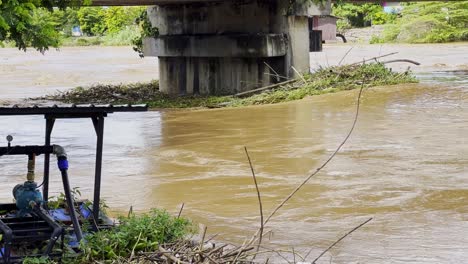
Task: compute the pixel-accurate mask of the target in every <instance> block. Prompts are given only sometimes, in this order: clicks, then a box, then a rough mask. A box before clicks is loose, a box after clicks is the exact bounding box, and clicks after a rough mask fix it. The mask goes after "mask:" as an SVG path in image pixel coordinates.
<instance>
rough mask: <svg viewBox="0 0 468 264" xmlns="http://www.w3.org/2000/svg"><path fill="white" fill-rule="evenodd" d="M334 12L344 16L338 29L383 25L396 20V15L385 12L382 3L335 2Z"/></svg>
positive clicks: (339, 22)
mask: <svg viewBox="0 0 468 264" xmlns="http://www.w3.org/2000/svg"><path fill="white" fill-rule="evenodd" d="M333 14H334V15H335V16H337V17H341V18H343V19H342V20H339V21H338V24H337V26H338V29H339V30H344V29H348V28H353V27H365V26H370V25H381V24H385V23H389V22H391V21H394V20H395V18H396V15H394V14H387V13H385V12H383V8H382V6H381V5H380V4H349V3H348V4H344V3H343V4H334V6H333Z"/></svg>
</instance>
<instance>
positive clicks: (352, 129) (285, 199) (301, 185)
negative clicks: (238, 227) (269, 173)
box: [249, 81, 364, 245]
mask: <svg viewBox="0 0 468 264" xmlns="http://www.w3.org/2000/svg"><path fill="white" fill-rule="evenodd" d="M363 90H364V81H363V82H362V84H361V89H360V90H359V94H358V98H357V103H356V114H355V116H354V120H353V123H352V126H351V128H350V130H349V132H348V134H347V135H346V137H345V138H344V140H343V141H342V142H341V144H340V145H339V146H338V147H337V149H336V150H335V151H334V152H333V153H332V154H331V155H330V157H329V158H328V159H327V160H326V161H325V162H324V163H323V164H322V165H321V166H320V167H318V168H317V169H316V170H315V171H314V172H312V173H311V174H310V175H309V176H307V177H306V178H305V179H304V180H303V181H302V183H301V184H299V185H298V186H297V187H296V188H295V189H294V190H293V191H292V192H291V193H290V194H289V195H288V196H287V197H286V198H284V200H283V201H282V202H281V203H280V204H279V205H278V206H276V207H275V209H274V210H273V211H272V212H271V213H270V215H269V216H268V217H267V218H266V219H265V221H264V223H263V224H264V225H266V224H267V223H268V222H269V221H270V219H271V218H272V217H273V216H274V215H275V214H276V212H278V210H279V209H280V208H281V207H283V206H284V205H285V204H286V203H287V202H288V201H289V200H290V199H291V198H292V197H293V196H294V195H295V194H296V193H297V192H298V191H299V190H300V189H301V188H302V187H303V186H304V185H305V184H306V183H307V182H308V181H309V180H310V179H311V178H312V177H314V176H315V175H317V173H319V172H320V171H321V170H322V169H323V168H324V167H325V166H327V164H328V163H330V161H331V160H332V159H333V158H334V157H335V156H336V154H338V152H339V151H340V150H341V148H342V147H343V145H344V144H345V143H346V142H347V141H348V139H349V138H350V137H351V134H352V133H353V131H354V128H355V127H356V123H357V121H358V117H359V110H360V106H361V96H362V92H363ZM258 234H259V231H257V232H256V233H255V234H254V235H253V237H252V239H251V240H250V241H249V245H250V244H252V243H253V242H254V241H255V240H256V238H257V236H258Z"/></svg>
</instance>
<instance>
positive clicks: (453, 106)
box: [0, 44, 468, 263]
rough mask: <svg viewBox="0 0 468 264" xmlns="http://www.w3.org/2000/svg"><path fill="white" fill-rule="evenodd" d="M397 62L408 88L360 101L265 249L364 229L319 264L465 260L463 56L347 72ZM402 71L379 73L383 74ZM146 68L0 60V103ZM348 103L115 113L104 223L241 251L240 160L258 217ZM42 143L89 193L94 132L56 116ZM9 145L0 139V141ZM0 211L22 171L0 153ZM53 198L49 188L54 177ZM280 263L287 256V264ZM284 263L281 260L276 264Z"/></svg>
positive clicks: (295, 176) (65, 57)
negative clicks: (134, 218)
mask: <svg viewBox="0 0 468 264" xmlns="http://www.w3.org/2000/svg"><path fill="white" fill-rule="evenodd" d="M350 47H351V46H347V45H333V46H325V51H324V52H323V53H315V54H312V57H311V65H312V67H317V64H318V63H320V64H322V65H326V64H330V65H333V64H336V63H337V62H338V61H339V60H340V59H341V58H342V56H343V55H344V54H345V53H346V52H347V50H348V49H349V48H350ZM393 51H399V52H400V53H399V54H398V55H395V56H394V57H392V59H393V58H406V59H412V60H416V61H420V62H421V63H422V65H421V66H419V67H416V68H415V67H413V69H414V71H415V72H416V75H417V76H418V78H419V79H420V80H421V83H419V84H410V85H398V86H390V87H377V88H371V89H368V90H365V93H364V95H363V101H362V108H361V113H360V115H359V120H358V123H357V126H356V129H355V131H354V133H353V135H352V136H351V138H350V139H349V141H348V142H347V143H346V145H345V146H344V147H343V149H342V151H340V152H339V154H338V155H337V156H336V157H335V158H334V159H333V160H332V162H331V163H330V164H329V165H328V166H327V167H326V168H325V169H324V170H323V171H322V172H321V173H319V174H318V175H317V176H316V177H314V178H312V180H311V181H310V182H309V183H308V184H307V185H306V186H304V188H303V189H302V190H301V191H300V192H299V193H297V195H296V196H295V197H294V198H293V199H292V200H290V201H289V202H288V203H287V204H286V206H285V207H283V208H282V210H280V211H279V213H278V215H277V216H276V217H274V218H273V219H272V221H271V222H270V223H269V225H268V226H267V229H271V230H272V233H271V235H270V236H269V237H268V239H267V240H268V241H267V242H266V243H267V244H268V245H269V246H271V247H275V248H277V249H291V248H292V247H294V250H295V251H297V252H300V253H301V254H304V252H306V251H308V250H309V249H312V253H311V257H309V259H308V260H309V261H310V260H312V259H313V258H314V257H316V256H317V255H318V254H319V253H320V252H321V251H322V250H323V249H325V248H326V247H328V246H329V245H330V244H331V243H333V242H334V241H335V240H336V239H337V238H339V237H340V236H341V235H343V234H345V233H346V232H347V231H348V230H350V229H352V228H353V227H355V226H357V225H358V224H360V223H361V222H363V221H364V220H365V219H367V218H369V217H373V218H374V219H373V221H371V222H370V223H368V224H367V225H365V226H364V227H363V228H361V229H359V230H358V231H356V232H355V233H353V234H352V235H351V236H349V237H347V238H346V239H345V240H343V241H342V242H341V243H339V244H338V245H337V246H335V247H334V248H333V249H332V250H331V251H329V252H328V253H327V254H325V255H324V257H323V258H322V259H321V260H320V261H319V262H318V263H467V262H468V122H467V120H468V88H467V87H468V75H467V70H468V45H467V44H449V45H416V46H410V45H407V46H406V45H398V46H397V45H384V46H378V45H377V46H375V45H372V46H369V45H362V46H356V47H354V48H353V50H352V51H351V52H350V53H349V55H348V56H347V57H346V59H345V62H354V61H360V60H362V58H363V57H366V58H369V57H373V56H377V55H379V54H385V53H388V52H393ZM407 66H408V65H407V64H392V67H394V69H395V70H400V69H406V67H407ZM156 68H157V63H156V62H155V60H154V59H151V58H145V59H143V60H141V59H139V58H138V56H137V55H136V54H134V53H133V52H132V51H131V50H130V49H129V48H127V47H124V48H115V47H107V48H106V47H104V48H103V47H101V48H64V49H62V50H61V51H60V52H57V51H52V52H50V53H47V54H46V55H45V56H43V55H40V54H37V53H36V52H31V53H22V52H19V51H15V50H12V49H0V78H1V82H0V100H3V101H6V100H9V101H17V100H18V99H19V98H25V97H29V96H32V95H39V94H42V93H44V92H50V91H54V90H56V89H66V88H69V87H73V86H76V85H86V84H91V83H95V82H113V83H115V82H129V81H135V80H142V81H146V80H151V79H154V78H157V75H156V74H155V71H156ZM356 97H357V91H349V92H340V93H336V94H327V95H322V96H315V97H312V98H307V99H304V100H301V101H296V102H291V103H285V104H278V105H267V106H255V107H245V108H236V109H220V110H203V111H162V112H157V111H152V112H147V113H121V114H112V115H110V116H109V118H107V120H106V127H105V141H104V168H103V170H104V175H103V198H104V199H105V200H106V202H107V204H108V205H109V206H110V207H111V208H112V210H113V211H114V214H117V213H119V212H125V211H126V210H128V208H129V207H130V206H132V205H133V207H134V209H135V210H138V211H145V210H148V209H150V208H153V207H163V208H167V209H168V210H169V211H171V212H177V211H178V208H179V206H180V205H181V204H182V203H185V209H184V211H183V214H184V215H186V216H189V217H191V218H192V219H194V220H195V221H196V222H200V223H204V224H206V225H207V226H208V232H209V233H210V234H215V233H220V235H219V237H220V238H222V239H223V240H227V241H233V242H237V243H242V242H243V240H244V238H245V237H249V236H250V235H251V234H252V233H253V232H254V231H255V230H256V228H258V226H259V225H258V222H259V214H258V204H257V196H256V192H255V186H254V184H253V181H252V178H251V176H250V170H249V166H248V163H247V161H246V157H245V154H244V152H243V147H244V146H247V147H248V148H249V151H250V155H251V158H252V161H253V163H254V166H255V170H256V171H257V174H258V181H259V185H260V190H261V193H262V199H263V205H264V208H265V214H266V213H267V212H269V211H270V210H271V209H272V208H273V207H274V206H275V205H276V204H277V203H278V202H280V201H281V200H282V199H283V198H284V197H285V196H286V195H288V194H289V193H290V192H291V190H292V189H293V188H294V187H295V186H296V185H297V184H299V183H300V182H301V181H302V179H303V178H304V177H305V176H306V175H307V174H308V173H310V172H312V171H314V170H315V169H316V168H317V167H318V166H320V164H321V163H322V162H324V161H325V160H326V159H327V158H328V156H329V155H330V154H331V153H332V152H333V151H334V150H335V149H336V147H337V146H338V145H339V143H340V142H341V141H342V140H343V138H344V137H345V136H346V134H347V132H348V130H349V128H350V126H351V123H352V120H353V117H354V114H355V107H356ZM44 123H45V122H44V120H43V119H42V117H21V118H18V117H7V118H4V117H3V118H1V119H0V136H1V138H0V142H1V139H2V138H4V136H6V135H8V134H12V135H13V136H14V137H15V139H14V143H15V144H41V143H42V142H43V138H42V136H43V134H44ZM52 141H53V143H56V144H61V145H63V146H64V147H65V148H66V149H67V150H68V152H69V158H70V164H71V165H70V176H71V184H72V185H73V186H79V187H80V189H81V190H82V192H83V193H84V194H83V195H84V196H86V197H90V193H91V192H92V186H93V183H92V172H93V171H94V170H93V162H94V156H93V154H94V144H95V134H94V130H93V127H92V123H91V121H89V120H59V121H58V122H57V123H56V128H55V130H54V133H53V139H52ZM0 144H6V141H5V142H4V143H0ZM0 166H1V169H2V174H1V175H0V180H1V184H0V187H1V190H2V191H1V192H0V200H2V201H4V202H5V201H6V202H9V201H11V200H12V197H11V190H12V188H13V186H15V185H16V184H17V183H20V182H22V181H24V179H25V174H26V159H25V158H23V157H1V158H0ZM51 177H52V186H51V188H52V190H54V193H59V192H60V190H61V181H60V177H59V173H58V171H57V170H53V173H52V176H51ZM290 258H291V260H292V257H290ZM276 261H277V262H279V263H280V262H282V261H283V260H282V259H281V258H276Z"/></svg>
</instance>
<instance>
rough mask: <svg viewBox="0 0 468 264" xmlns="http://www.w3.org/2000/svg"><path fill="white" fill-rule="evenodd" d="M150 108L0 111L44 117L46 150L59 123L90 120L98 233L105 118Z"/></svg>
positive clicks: (47, 163) (46, 183)
mask: <svg viewBox="0 0 468 264" xmlns="http://www.w3.org/2000/svg"><path fill="white" fill-rule="evenodd" d="M147 110H148V106H147V105H92V104H91V105H74V104H73V105H67V106H58V105H53V106H38V105H33V106H28V107H20V106H18V105H13V106H11V107H0V116H13V115H43V116H44V118H45V120H46V129H45V145H44V146H45V147H48V146H51V135H52V131H53V128H54V124H55V121H56V120H57V119H67V118H90V119H91V120H92V122H93V125H94V130H95V132H96V137H97V142H96V163H95V172H94V197H93V208H92V212H93V217H94V219H95V220H96V221H95V223H94V229H95V230H97V228H98V227H97V225H98V223H97V221H98V219H99V210H100V209H99V204H100V196H101V174H102V151H103V142H104V118H105V117H107V115H108V114H111V113H114V112H144V111H147ZM49 174H50V153H45V154H44V179H43V181H44V185H43V199H44V201H46V202H47V201H48V199H49Z"/></svg>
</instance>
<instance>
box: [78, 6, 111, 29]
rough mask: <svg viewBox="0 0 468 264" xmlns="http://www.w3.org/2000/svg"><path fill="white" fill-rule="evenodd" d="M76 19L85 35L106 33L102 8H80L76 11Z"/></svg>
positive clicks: (104, 15) (104, 12) (104, 14)
mask: <svg viewBox="0 0 468 264" xmlns="http://www.w3.org/2000/svg"><path fill="white" fill-rule="evenodd" d="M77 17H78V21H79V25H80V26H81V30H82V31H83V33H85V34H87V35H91V36H96V35H102V34H103V33H104V32H105V31H106V25H105V17H106V11H105V10H104V9H103V8H100V7H82V8H80V9H79V10H78V11H77Z"/></svg>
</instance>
